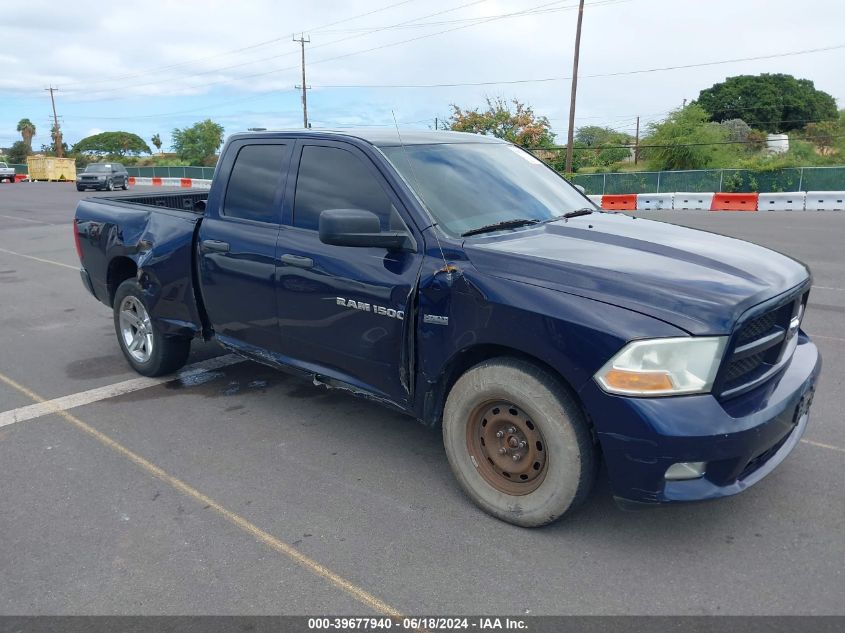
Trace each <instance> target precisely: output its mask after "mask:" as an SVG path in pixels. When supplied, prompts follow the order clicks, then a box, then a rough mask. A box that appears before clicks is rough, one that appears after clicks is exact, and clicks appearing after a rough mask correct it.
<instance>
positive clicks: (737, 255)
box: [464, 213, 809, 335]
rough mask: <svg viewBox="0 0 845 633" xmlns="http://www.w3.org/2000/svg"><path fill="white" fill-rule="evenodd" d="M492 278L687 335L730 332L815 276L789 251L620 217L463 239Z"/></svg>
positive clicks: (473, 259) (471, 255)
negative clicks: (640, 317) (625, 312)
mask: <svg viewBox="0 0 845 633" xmlns="http://www.w3.org/2000/svg"><path fill="white" fill-rule="evenodd" d="M464 250H465V252H466V254H467V256H468V257H469V259H470V261H471V262H472V263H473V265H474V266H475V267H476V268H477V269H478V270H479V272H482V273H484V274H487V275H492V276H495V277H501V278H506V279H512V280H515V281H519V282H522V283H527V284H533V285H536V286H541V287H543V288H548V289H552V290H559V291H563V292H568V293H571V294H575V295H579V296H582V297H587V298H590V299H595V300H598V301H602V302H605V303H610V304H613V305H616V306H620V307H623V308H627V309H630V310H634V311H636V312H640V313H642V314H646V315H649V316H652V317H654V318H657V319H660V320H662V321H665V322H667V323H670V324H672V325H674V326H676V327H679V328H682V329H684V330H686V331H687V332H690V333H691V334H697V335H705V334H728V333H730V331H731V328H732V326H733V324H734V323H735V322H736V320H737V318H738V317H739V316H740V315H741V314H742V313H743V312H744V311H745V310H747V309H748V308H750V307H751V306H754V305H756V304H758V303H761V302H762V301H765V300H767V299H770V298H771V297H774V296H776V295H779V294H781V293H783V292H786V291H788V290H790V289H792V288H794V287H796V286H798V285H800V284H801V283H803V282H804V281H806V280H807V278H808V277H809V270H808V269H807V267H806V266H805V265H804V264H802V263H801V262H798V261H796V260H794V259H792V258H790V257H787V256H786V255H782V254H780V253H777V252H775V251H772V250H769V249H767V248H763V247H762V246H757V245H756V244H752V243H750V242H745V241H742V240H737V239H733V238H729V237H724V236H721V235H716V234H714V233H709V232H706V231H698V230H695V229H688V228H685V227H681V226H676V225H673V224H667V223H665V222H657V221H652V220H644V219H642V218H635V217H631V216H627V215H623V214H616V213H593V214H592V215H588V216H582V217H578V218H572V219H570V220H567V221H563V220H561V221H556V222H550V223H548V224H543V225H540V226H538V227H532V228H528V229H523V230H518V231H513V232H509V233H504V234H499V235H496V236H491V237H487V238H476V239H471V240H467V241H466V242H465V243H464Z"/></svg>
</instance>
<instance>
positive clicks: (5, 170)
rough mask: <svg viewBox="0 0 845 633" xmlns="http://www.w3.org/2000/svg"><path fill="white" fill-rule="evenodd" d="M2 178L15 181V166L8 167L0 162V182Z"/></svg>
mask: <svg viewBox="0 0 845 633" xmlns="http://www.w3.org/2000/svg"><path fill="white" fill-rule="evenodd" d="M4 180H8V181H9V182H15V168H14V167H9V166H8V165H7V164H6V163H0V182H3V181H4Z"/></svg>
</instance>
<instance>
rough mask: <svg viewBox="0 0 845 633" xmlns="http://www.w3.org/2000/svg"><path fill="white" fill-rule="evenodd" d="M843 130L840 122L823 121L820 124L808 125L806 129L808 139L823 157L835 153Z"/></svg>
mask: <svg viewBox="0 0 845 633" xmlns="http://www.w3.org/2000/svg"><path fill="white" fill-rule="evenodd" d="M841 133H842V129H841V128H840V127H839V121H838V120H837V121H821V122H819V123H808V124H807V126H806V127H805V128H804V134H805V136H806V139H807V140H808V141H810V142H812V143H814V144H815V145H816V146H817V147H818V148H819V151H820V153H821V154H822V156H827V155H829V154H832V153H833V148H834V147H836V146H837V145H838V143H839V138H840V135H841Z"/></svg>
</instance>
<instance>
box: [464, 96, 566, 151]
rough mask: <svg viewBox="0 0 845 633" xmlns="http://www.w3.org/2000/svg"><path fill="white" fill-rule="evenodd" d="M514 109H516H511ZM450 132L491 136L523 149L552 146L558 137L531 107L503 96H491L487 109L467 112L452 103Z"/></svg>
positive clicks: (544, 118)
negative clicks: (505, 98)
mask: <svg viewBox="0 0 845 633" xmlns="http://www.w3.org/2000/svg"><path fill="white" fill-rule="evenodd" d="M511 106H513V107H512V108H511ZM451 107H452V116H451V117H450V119H449V129H451V130H454V131H456V132H472V133H474V134H489V135H492V136H495V137H497V138H501V139H505V140H506V141H510V142H511V143H515V144H516V145H520V146H522V147H534V148H539V147H551V146H552V145H553V144H554V140H555V135H554V134H553V133H552V130H551V124H550V123H549V120H548V119H547V118H546V117H544V116H537V115H535V114H534V110H533V108H532V107H531V106H529V105H525V104H524V103H522V102H521V101H519V100H518V99H513V100H512V101H511V102H510V103H509V102H507V101H505V100H504V99H503V98H501V97H496V98H495V99H492V98H490V97H487V109H486V110H484V111H481V110H479V109H478V108H475V109H473V110H465V109H463V108H460V107H458V106H456V105H455V104H454V103H453V104H451Z"/></svg>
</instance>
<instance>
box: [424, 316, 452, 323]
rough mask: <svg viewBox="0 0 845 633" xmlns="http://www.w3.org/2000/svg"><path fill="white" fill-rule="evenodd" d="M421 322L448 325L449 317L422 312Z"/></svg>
mask: <svg viewBox="0 0 845 633" xmlns="http://www.w3.org/2000/svg"><path fill="white" fill-rule="evenodd" d="M423 323H431V324H432V325H449V317H446V316H438V315H436V314H424V315H423Z"/></svg>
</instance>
